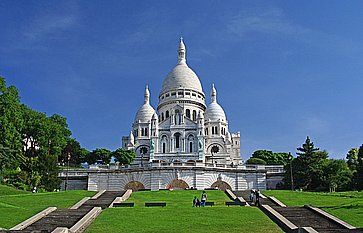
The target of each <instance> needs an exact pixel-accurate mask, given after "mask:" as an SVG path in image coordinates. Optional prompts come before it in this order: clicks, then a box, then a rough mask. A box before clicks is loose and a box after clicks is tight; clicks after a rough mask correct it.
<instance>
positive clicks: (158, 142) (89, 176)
mask: <svg viewBox="0 0 363 233" xmlns="http://www.w3.org/2000/svg"><path fill="white" fill-rule="evenodd" d="M149 100H150V92H149V89H148V87H146V90H145V95H144V104H143V105H142V106H141V107H140V109H139V110H138V111H137V113H136V117H135V120H134V123H133V124H132V131H131V133H130V136H127V137H123V138H122V146H123V147H124V148H126V149H130V150H134V151H135V152H136V154H137V157H136V160H135V161H134V163H133V164H131V165H127V166H121V165H117V164H109V165H104V166H97V165H96V166H92V167H90V169H87V170H85V169H73V170H71V171H69V170H67V171H66V172H64V171H62V172H61V173H60V174H59V177H60V178H62V180H63V187H64V184H65V182H68V187H70V188H71V189H88V190H92V191H96V190H113V191H117V190H127V189H132V190H140V189H150V190H159V189H187V188H195V189H199V190H202V189H209V188H213V189H215V188H218V189H222V190H225V189H231V190H246V189H253V188H254V189H266V188H274V187H275V186H276V184H277V183H278V182H281V180H282V177H283V174H284V173H283V167H282V166H277V167H276V166H267V165H246V164H242V159H241V156H240V134H239V133H236V134H232V133H230V132H229V129H228V121H227V118H226V114H225V112H224V110H223V108H222V107H221V106H220V105H219V104H218V102H217V91H216V89H215V87H214V86H212V91H211V103H210V104H209V105H208V106H206V104H205V102H206V99H205V95H204V92H203V89H202V85H201V83H200V81H199V78H198V76H197V75H196V74H195V73H194V71H193V70H192V69H190V68H189V67H188V65H187V63H186V49H185V45H184V43H183V41H182V40H181V41H180V44H179V49H178V64H177V65H176V66H175V67H174V69H173V70H172V71H171V72H170V73H169V74H168V75H167V76H166V78H165V79H164V82H163V86H162V90H161V92H160V95H159V104H158V107H157V111H155V109H154V108H153V107H152V106H151V105H150V102H149Z"/></svg>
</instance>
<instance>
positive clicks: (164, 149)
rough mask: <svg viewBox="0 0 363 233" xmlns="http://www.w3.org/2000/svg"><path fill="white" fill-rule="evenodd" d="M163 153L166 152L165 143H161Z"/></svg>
mask: <svg viewBox="0 0 363 233" xmlns="http://www.w3.org/2000/svg"><path fill="white" fill-rule="evenodd" d="M165 151H166V143H165V142H163V153H164V154H165Z"/></svg>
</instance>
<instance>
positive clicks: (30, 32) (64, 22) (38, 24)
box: [24, 14, 77, 40]
mask: <svg viewBox="0 0 363 233" xmlns="http://www.w3.org/2000/svg"><path fill="white" fill-rule="evenodd" d="M76 24H77V17H76V15H75V14H68V15H46V16H42V17H40V18H37V19H35V20H34V22H33V23H32V25H31V26H30V27H29V28H28V29H27V30H26V31H25V32H24V35H25V36H26V37H27V38H28V39H30V40H40V39H43V38H45V37H47V36H49V35H52V34H56V33H62V32H64V31H65V30H67V29H69V28H71V27H73V26H74V25H76Z"/></svg>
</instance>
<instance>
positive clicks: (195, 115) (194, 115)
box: [193, 110, 197, 121]
mask: <svg viewBox="0 0 363 233" xmlns="http://www.w3.org/2000/svg"><path fill="white" fill-rule="evenodd" d="M196 120H197V111H195V110H193V121H196Z"/></svg>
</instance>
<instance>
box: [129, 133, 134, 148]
mask: <svg viewBox="0 0 363 233" xmlns="http://www.w3.org/2000/svg"><path fill="white" fill-rule="evenodd" d="M129 143H130V145H134V144H135V138H134V135H133V133H132V131H131V132H130V136H129Z"/></svg>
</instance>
